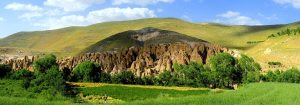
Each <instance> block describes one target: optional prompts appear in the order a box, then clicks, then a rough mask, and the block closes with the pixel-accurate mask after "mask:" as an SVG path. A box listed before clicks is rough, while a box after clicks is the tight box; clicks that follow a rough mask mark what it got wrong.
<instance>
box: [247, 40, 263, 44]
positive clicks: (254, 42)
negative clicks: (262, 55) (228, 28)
mask: <svg viewBox="0 0 300 105" xmlns="http://www.w3.org/2000/svg"><path fill="white" fill-rule="evenodd" d="M261 42H264V41H248V42H247V44H258V43H261Z"/></svg>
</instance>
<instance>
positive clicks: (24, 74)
mask: <svg viewBox="0 0 300 105" xmlns="http://www.w3.org/2000/svg"><path fill="white" fill-rule="evenodd" d="M11 78H12V79H17V80H19V79H23V80H24V79H30V78H33V72H31V71H29V70H26V69H21V70H17V71H12V74H11Z"/></svg>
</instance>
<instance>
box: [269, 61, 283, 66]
mask: <svg viewBox="0 0 300 105" xmlns="http://www.w3.org/2000/svg"><path fill="white" fill-rule="evenodd" d="M268 64H269V65H270V66H276V65H277V66H281V65H282V64H281V63H280V62H268Z"/></svg>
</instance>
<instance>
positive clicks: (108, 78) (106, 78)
mask: <svg viewBox="0 0 300 105" xmlns="http://www.w3.org/2000/svg"><path fill="white" fill-rule="evenodd" d="M99 82H103V83H110V82H111V75H110V74H108V73H105V72H101V73H100V76H99Z"/></svg>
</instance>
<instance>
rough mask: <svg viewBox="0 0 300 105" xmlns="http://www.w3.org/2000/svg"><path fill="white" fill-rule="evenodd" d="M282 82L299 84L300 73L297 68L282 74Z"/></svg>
mask: <svg viewBox="0 0 300 105" xmlns="http://www.w3.org/2000/svg"><path fill="white" fill-rule="evenodd" d="M281 77H282V82H290V83H299V82H300V72H299V70H298V69H296V68H292V69H290V70H287V71H285V72H283V73H282V76H281Z"/></svg>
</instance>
